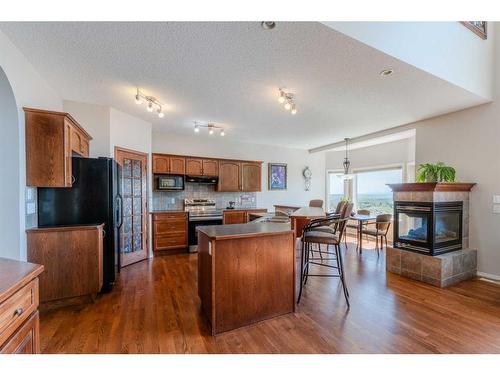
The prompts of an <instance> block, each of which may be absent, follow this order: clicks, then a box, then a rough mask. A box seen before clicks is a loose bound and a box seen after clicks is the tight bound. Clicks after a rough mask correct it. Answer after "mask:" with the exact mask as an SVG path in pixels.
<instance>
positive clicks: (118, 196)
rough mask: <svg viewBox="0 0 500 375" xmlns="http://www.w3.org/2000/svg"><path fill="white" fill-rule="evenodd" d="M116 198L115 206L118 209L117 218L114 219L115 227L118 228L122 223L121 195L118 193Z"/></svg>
mask: <svg viewBox="0 0 500 375" xmlns="http://www.w3.org/2000/svg"><path fill="white" fill-rule="evenodd" d="M116 200H117V201H118V202H117V207H118V210H117V216H118V217H117V220H116V223H117V225H116V227H117V228H118V229H119V228H121V226H122V224H123V199H122V196H121V195H120V194H118V195H117V196H116Z"/></svg>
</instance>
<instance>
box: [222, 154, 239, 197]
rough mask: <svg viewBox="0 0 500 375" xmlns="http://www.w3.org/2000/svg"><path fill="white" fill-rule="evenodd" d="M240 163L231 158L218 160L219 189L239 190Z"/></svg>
mask: <svg viewBox="0 0 500 375" xmlns="http://www.w3.org/2000/svg"><path fill="white" fill-rule="evenodd" d="M240 176H241V163H240V162H239V161H233V160H221V161H219V185H218V187H217V190H219V191H241V184H240V181H241V179H240Z"/></svg>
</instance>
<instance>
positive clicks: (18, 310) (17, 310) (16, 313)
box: [14, 307, 24, 316]
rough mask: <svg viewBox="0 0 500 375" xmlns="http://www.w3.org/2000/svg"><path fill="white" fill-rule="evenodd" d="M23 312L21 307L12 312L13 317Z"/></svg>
mask: <svg viewBox="0 0 500 375" xmlns="http://www.w3.org/2000/svg"><path fill="white" fill-rule="evenodd" d="M23 312H24V309H23V308H22V307H19V308H17V309H16V310H15V311H14V316H21V315H22V313H23Z"/></svg>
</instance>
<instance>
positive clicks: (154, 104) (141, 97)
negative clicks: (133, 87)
mask: <svg viewBox="0 0 500 375" xmlns="http://www.w3.org/2000/svg"><path fill="white" fill-rule="evenodd" d="M143 101H145V102H146V104H147V106H146V109H147V111H148V112H153V111H154V110H155V108H156V112H157V113H158V117H159V118H163V117H165V113H164V112H163V104H162V103H161V102H160V101H159V100H158V99H156V98H155V97H154V96H148V95H145V94H144V93H143V92H141V90H139V89H137V93H136V94H135V102H136V103H137V104H142V103H143Z"/></svg>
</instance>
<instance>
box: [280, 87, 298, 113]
mask: <svg viewBox="0 0 500 375" xmlns="http://www.w3.org/2000/svg"><path fill="white" fill-rule="evenodd" d="M278 90H279V95H278V102H279V103H281V104H283V107H284V108H285V109H286V110H287V111H290V113H291V114H292V115H295V114H297V106H296V105H295V100H294V95H293V94H292V93H291V92H286V91H285V90H283V89H282V88H279V89H278Z"/></svg>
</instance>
